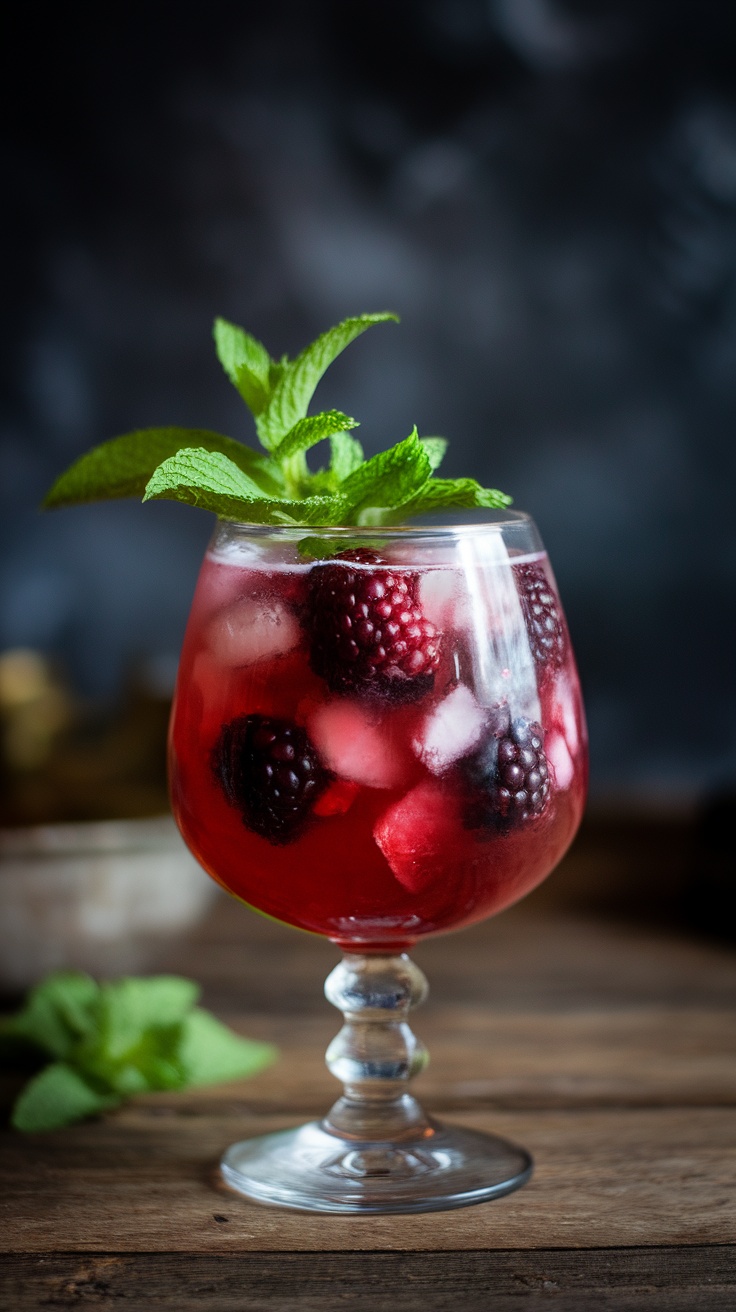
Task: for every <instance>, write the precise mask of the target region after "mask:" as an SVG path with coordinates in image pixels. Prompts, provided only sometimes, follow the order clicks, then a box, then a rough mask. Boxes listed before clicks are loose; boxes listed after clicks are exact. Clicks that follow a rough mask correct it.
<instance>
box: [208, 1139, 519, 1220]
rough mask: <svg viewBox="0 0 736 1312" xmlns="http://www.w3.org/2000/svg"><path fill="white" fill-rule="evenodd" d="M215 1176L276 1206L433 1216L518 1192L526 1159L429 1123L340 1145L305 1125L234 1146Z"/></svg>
mask: <svg viewBox="0 0 736 1312" xmlns="http://www.w3.org/2000/svg"><path fill="white" fill-rule="evenodd" d="M221 1171H222V1176H223V1179H224V1180H225V1183H226V1184H227V1185H228V1186H229V1187H230V1188H231V1189H234V1190H236V1191H237V1192H238V1193H241V1194H245V1195H246V1197H248V1198H254V1199H257V1200H258V1201H259V1202H262V1203H272V1204H276V1205H277V1206H279V1207H293V1208H298V1209H300V1210H303V1211H309V1212H344V1213H347V1212H357V1213H364V1214H368V1213H378V1212H440V1211H445V1210H446V1209H448V1208H452V1207H468V1206H469V1205H470V1204H471V1203H482V1202H485V1201H486V1200H487V1199H489V1198H499V1197H500V1196H501V1195H502V1194H507V1193H510V1192H511V1191H512V1190H513V1189H518V1188H519V1186H520V1185H522V1184H525V1183H526V1181H527V1180H528V1179H529V1177H530V1175H531V1173H532V1159H531V1157H530V1156H529V1154H528V1153H527V1152H525V1150H524V1149H523V1148H517V1147H516V1145H515V1144H512V1143H508V1142H507V1141H506V1140H505V1139H499V1138H497V1137H496V1136H495V1135H491V1134H481V1133H479V1132H478V1131H476V1130H464V1129H461V1128H460V1127H459V1126H449V1125H437V1124H435V1123H434V1122H431V1121H428V1122H427V1123H426V1124H425V1128H424V1129H423V1130H422V1132H421V1134H420V1135H417V1136H414V1137H410V1138H408V1139H405V1140H404V1141H402V1142H399V1143H396V1142H393V1143H391V1142H385V1143H382V1142H380V1141H376V1140H365V1141H363V1142H360V1141H356V1140H354V1139H346V1138H341V1137H338V1136H336V1135H335V1134H334V1133H331V1132H330V1131H329V1130H326V1129H325V1128H324V1124H323V1123H320V1122H319V1121H312V1122H310V1123H309V1124H308V1125H300V1126H299V1127H298V1128H297V1129H294V1130H282V1131H280V1132H279V1133H277V1134H266V1135H261V1136H260V1137H259V1138H257V1139H244V1140H243V1142H242V1143H236V1144H233V1145H232V1147H230V1148H228V1150H227V1152H226V1153H225V1155H224V1157H223V1159H222V1162H221Z"/></svg>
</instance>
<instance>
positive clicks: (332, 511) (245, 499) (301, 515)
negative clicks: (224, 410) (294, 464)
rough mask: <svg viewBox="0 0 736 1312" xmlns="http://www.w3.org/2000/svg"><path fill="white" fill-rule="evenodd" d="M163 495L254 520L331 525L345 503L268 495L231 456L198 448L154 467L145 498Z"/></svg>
mask: <svg viewBox="0 0 736 1312" xmlns="http://www.w3.org/2000/svg"><path fill="white" fill-rule="evenodd" d="M162 498H166V499H168V500H170V501H184V502H185V503H186V504H187V505H190V506H201V507H202V508H203V509H204V510H212V511H214V513H215V514H216V515H221V516H223V517H225V518H227V519H233V520H244V521H246V522H248V523H253V524H297V523H301V524H330V523H333V522H334V518H333V517H334V515H336V514H338V515H339V514H340V513H341V512H342V509H343V505H344V503H343V501H342V499H341V498H339V497H337V498H336V497H329V496H314V497H306V498H304V500H295V501H289V500H273V499H270V498H268V497H266V496H265V494H264V493H263V492H262V491H261V490H260V488H259V487H257V486H256V484H255V483H254V482H253V480H252V479H251V478H249V477H248V475H247V474H244V473H243V472H242V470H240V469H238V467H237V465H235V464H234V463H233V461H232V460H229V459H228V458H227V456H224V455H220V454H219V453H218V452H216V451H212V452H208V451H203V450H199V449H197V448H196V447H193V448H191V449H189V450H186V451H179V452H178V453H177V455H175V456H172V457H171V459H170V460H164V462H163V464H161V465H159V467H158V469H157V470H155V472H154V473H153V475H152V477H151V479H150V481H149V483H148V486H147V487H146V491H145V495H144V497H143V500H144V501H151V500H155V499H162Z"/></svg>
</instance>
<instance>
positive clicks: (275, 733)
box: [212, 715, 331, 844]
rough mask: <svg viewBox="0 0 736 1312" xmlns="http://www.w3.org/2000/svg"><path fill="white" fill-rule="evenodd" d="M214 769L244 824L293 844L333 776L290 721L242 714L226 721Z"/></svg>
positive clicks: (272, 840) (275, 840) (274, 839)
mask: <svg viewBox="0 0 736 1312" xmlns="http://www.w3.org/2000/svg"><path fill="white" fill-rule="evenodd" d="M212 768H213V771H214V774H215V777H216V779H217V781H218V783H219V784H220V787H221V788H222V790H223V792H224V794H225V796H226V798H227V800H228V802H229V803H230V805H231V806H234V807H237V809H238V810H239V811H240V814H241V816H242V818H243V824H245V825H246V826H247V828H248V829H252V830H253V832H254V833H255V834H260V835H261V837H262V838H267V839H268V841H269V843H277V844H282V843H292V842H294V840H295V839H296V838H298V837H299V835H300V833H301V832H302V830H303V829H304V826H305V825H306V823H307V821H308V820H309V817H310V815H311V811H312V806H313V804H314V803H315V802H316V800H317V798H318V797H319V795H320V793H321V792H322V791H323V789H324V788H325V787H326V785H327V783H328V781H329V779H330V778H331V776H330V775H329V773H328V772H327V771H326V770H325V769H324V768H323V766H322V765H321V764H320V761H319V758H318V756H317V753H316V751H315V749H314V747H313V746H312V744H311V743H310V741H309V739H308V738H307V735H306V732H305V731H304V729H301V728H300V727H299V725H297V724H294V723H293V722H292V721H291V720H278V719H272V718H271V717H270V716H267V715H240V716H238V718H237V719H235V720H231V721H230V722H229V724H224V725H223V726H222V729H221V731H220V736H219V738H218V740H217V743H216V746H215V748H214V751H213V753H212Z"/></svg>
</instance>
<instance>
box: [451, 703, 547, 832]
mask: <svg viewBox="0 0 736 1312" xmlns="http://www.w3.org/2000/svg"><path fill="white" fill-rule="evenodd" d="M465 774H466V778H467V779H468V780H469V782H470V784H471V796H470V799H469V803H468V807H467V810H466V824H467V825H468V828H469V829H489V828H490V829H499V830H502V831H504V830H508V829H511V828H513V827H514V826H516V825H519V824H523V823H524V821H526V820H530V819H531V818H532V817H534V816H539V815H541V814H542V812H543V811H544V809H545V807H546V805H547V802H548V799H549V765H548V762H547V757H546V755H545V751H544V733H543V731H542V728H541V725H539V724H537V722H536V721H535V720H527V719H525V717H524V716H519V717H518V718H517V719H515V720H513V721H512V719H511V716H510V714H509V712H508V709H507V708H502V709H501V710H500V711H499V713H498V716H497V723H496V726H495V730H494V732H492V733H491V735H490V736H489V737H488V738H486V740H485V742H484V743H483V745H482V747H481V748H480V750H479V751H477V752H476V753H475V754H474V756H472V757H471V758H470V760H469V761H468V762H466V765H465Z"/></svg>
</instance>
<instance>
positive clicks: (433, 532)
mask: <svg viewBox="0 0 736 1312" xmlns="http://www.w3.org/2000/svg"><path fill="white" fill-rule="evenodd" d="M487 513H488V515H489V518H487V519H479V520H474V521H472V522H468V521H466V522H465V523H462V522H459V521H452V522H451V523H447V524H384V525H377V524H366V525H363V524H340V525H327V524H254V523H247V522H245V521H242V520H236V519H221V520H218V521H217V524H216V525H215V529H214V536H215V537H216V536H217V535H218V534H219V533H220V532H222V531H223V530H225V531H234V532H235V533H237V534H238V536H242V537H257V536H263V535H264V534H268V536H269V537H280V538H282V539H283V540H284V541H287V542H288V541H294V540H299V541H300V540H301V539H303V538H334V539H335V540H336V541H338V542H339V541H341V540H343V539H346V538H347V539H352V538H356V537H359V538H368V539H375V540H378V539H385V538H387V537H394V538H396V537H400V538H401V539H402V540H404V541H408V540H410V539H412V538H419V539H421V540H427V539H430V538H450V537H470V536H473V535H476V534H478V533H499V532H501V531H502V530H503V529H505V528H513V527H530V528H534V527H536V526H535V524H534V520H533V519H532V517H531V515H529V514H528V513H527V512H526V511H524V510H489V511H488V512H487Z"/></svg>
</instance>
